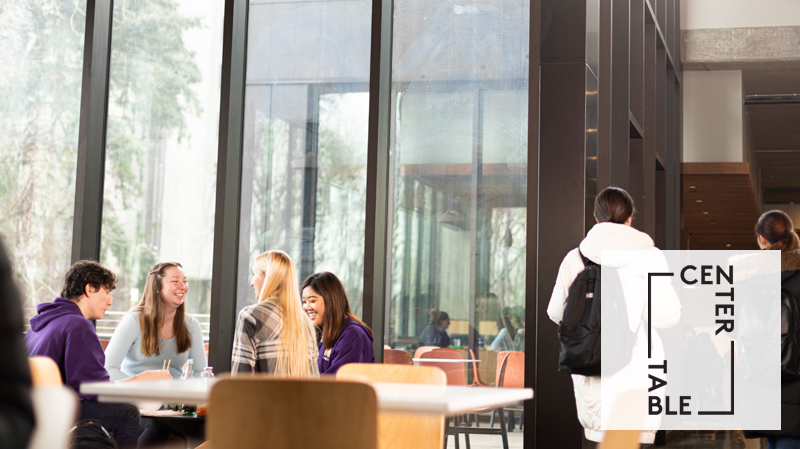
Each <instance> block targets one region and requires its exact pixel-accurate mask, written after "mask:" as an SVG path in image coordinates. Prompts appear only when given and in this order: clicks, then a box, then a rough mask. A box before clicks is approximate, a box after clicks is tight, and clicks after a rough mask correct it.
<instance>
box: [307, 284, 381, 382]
mask: <svg viewBox="0 0 800 449" xmlns="http://www.w3.org/2000/svg"><path fill="white" fill-rule="evenodd" d="M302 289H303V308H304V309H305V310H306V313H307V314H308V318H310V319H311V322H312V323H314V325H315V326H317V327H318V328H319V329H320V330H321V331H322V338H321V339H320V342H319V352H320V354H321V356H320V357H319V373H320V374H336V371H338V370H339V368H341V367H342V365H344V364H346V363H375V350H374V349H373V347H372V330H370V328H369V327H367V325H366V324H364V322H363V321H361V320H359V319H358V317H356V316H355V314H354V313H353V312H352V311H351V310H350V302H349V301H348V300H347V293H345V291H344V286H343V285H342V281H340V280H339V278H338V277H336V275H335V274H333V273H329V272H327V271H326V272H322V273H315V274H312V275H311V276H309V277H308V279H306V280H305V281H304V282H303V285H302Z"/></svg>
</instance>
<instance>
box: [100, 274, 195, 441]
mask: <svg viewBox="0 0 800 449" xmlns="http://www.w3.org/2000/svg"><path fill="white" fill-rule="evenodd" d="M188 293H189V285H188V284H187V283H186V274H184V272H183V267H182V266H181V264H179V263H177V262H163V263H159V264H157V265H155V266H154V267H153V268H151V269H150V271H149V272H148V274H147V279H146V280H145V286H144V293H143V294H142V298H141V300H139V304H137V305H136V306H135V307H134V308H133V309H131V311H130V312H129V313H127V314H126V315H125V316H124V317H123V318H122V320H120V323H119V326H117V329H116V330H115V331H114V335H113V336H112V337H111V341H110V342H109V343H108V347H107V348H106V364H105V367H106V370H107V371H108V374H109V375H110V376H111V380H113V381H117V380H123V379H127V378H129V377H131V376H135V375H137V374H141V373H143V372H145V371H148V370H154V369H160V368H161V367H163V366H164V364H167V366H168V371H169V373H170V374H171V375H172V377H173V378H174V379H179V378H180V377H181V375H182V370H181V367H182V366H185V365H186V363H187V361H188V360H189V359H192V360H193V369H192V370H193V372H194V374H195V377H200V373H202V372H203V369H204V368H205V367H206V365H207V363H206V352H205V346H204V345H203V332H202V329H201V328H200V322H199V321H197V319H195V318H194V317H192V316H191V315H189V314H187V313H186V303H185V301H186V295H187V294H188ZM141 427H142V434H141V435H140V436H139V446H140V447H147V446H152V445H155V444H161V443H164V442H166V441H167V440H168V439H169V435H170V433H171V431H170V430H169V428H168V427H167V426H165V425H163V424H161V423H159V421H158V420H154V419H150V418H142V426H141Z"/></svg>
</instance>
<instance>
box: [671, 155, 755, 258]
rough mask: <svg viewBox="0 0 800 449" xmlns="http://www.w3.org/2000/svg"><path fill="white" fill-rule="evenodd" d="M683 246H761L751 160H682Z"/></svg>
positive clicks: (743, 247)
mask: <svg viewBox="0 0 800 449" xmlns="http://www.w3.org/2000/svg"><path fill="white" fill-rule="evenodd" d="M681 184H682V186H681V190H682V217H683V226H682V228H683V229H682V231H683V232H682V238H681V249H704V250H713V249H731V250H736V249H738V250H742V249H758V246H757V245H756V239H755V234H754V233H753V227H754V226H755V224H756V221H758V217H759V216H760V215H761V212H760V208H759V205H758V200H757V197H756V193H755V190H754V188H753V180H752V178H751V175H750V164H749V163H747V162H720V163H683V164H681Z"/></svg>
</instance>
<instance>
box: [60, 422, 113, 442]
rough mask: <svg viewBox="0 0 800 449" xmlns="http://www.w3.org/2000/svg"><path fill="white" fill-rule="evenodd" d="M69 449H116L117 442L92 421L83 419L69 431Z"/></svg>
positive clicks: (100, 425)
mask: <svg viewBox="0 0 800 449" xmlns="http://www.w3.org/2000/svg"><path fill="white" fill-rule="evenodd" d="M70 434H71V435H72V445H71V446H70V449H117V440H115V439H114V437H113V436H111V434H110V433H108V431H107V430H106V428H105V427H103V425H102V424H100V422H99V421H97V420H94V419H84V420H82V421H78V424H76V425H75V427H73V428H72V430H70Z"/></svg>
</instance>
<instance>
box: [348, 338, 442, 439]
mask: <svg viewBox="0 0 800 449" xmlns="http://www.w3.org/2000/svg"><path fill="white" fill-rule="evenodd" d="M406 354H408V353H406ZM336 378H337V379H344V380H369V381H371V382H394V383H404V384H431V385H445V384H446V383H447V378H446V377H445V375H444V373H443V372H442V371H441V370H439V369H436V368H431V367H425V366H404V365H381V364H374V363H349V364H347V365H344V366H342V367H341V368H339V371H338V372H337V373H336ZM443 439H444V417H443V416H433V417H430V416H425V417H418V416H409V415H396V414H383V413H381V414H380V415H378V448H380V449H389V448H392V449H417V448H420V449H441V447H442V440H443Z"/></svg>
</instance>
